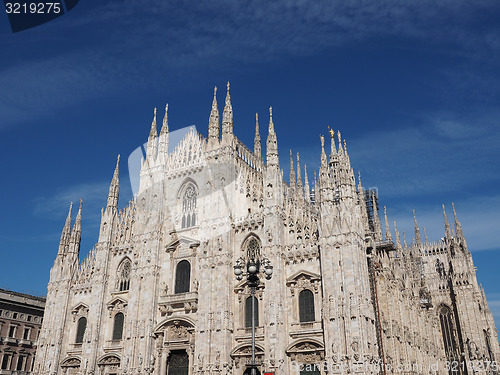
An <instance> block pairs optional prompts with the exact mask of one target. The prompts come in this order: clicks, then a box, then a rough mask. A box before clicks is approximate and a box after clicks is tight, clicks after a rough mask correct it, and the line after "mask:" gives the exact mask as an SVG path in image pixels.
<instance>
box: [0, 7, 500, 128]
mask: <svg viewBox="0 0 500 375" xmlns="http://www.w3.org/2000/svg"><path fill="white" fill-rule="evenodd" d="M497 7H498V4H497V3H496V2H495V1H493V0H483V1H476V2H474V4H471V2H470V1H465V0H454V1H449V0H440V1H432V2H430V1H421V0H419V1H405V2H400V1H395V0H381V1H377V2H372V1H365V0H357V1H350V2H342V1H330V0H329V1H316V2H314V3H311V2H309V1H304V0H294V1H286V2H269V1H263V0H262V1H257V2H248V3H241V2H233V1H227V0H219V1H210V2H204V1H201V2H192V1H177V2H174V3H171V2H164V1H159V0H156V1H147V2H145V1H121V2H119V3H116V2H111V1H108V2H103V3H100V4H99V5H97V6H95V7H94V8H90V9H88V10H86V12H82V13H78V12H76V11H75V12H73V13H70V14H68V15H67V16H65V17H63V18H61V20H60V21H58V22H54V23H52V24H50V25H47V27H45V28H44V29H38V30H37V33H36V34H34V33H29V34H28V33H26V34H24V36H23V35H21V36H20V37H19V39H16V42H17V43H19V44H18V45H19V47H15V46H14V45H13V42H11V41H6V42H5V44H4V47H7V48H9V49H13V50H15V49H16V48H21V47H20V46H21V45H23V46H24V44H23V43H20V42H21V41H22V39H23V38H31V39H33V38H34V40H28V39H26V40H25V42H26V43H27V45H29V46H33V48H35V47H36V46H35V43H48V42H51V43H52V44H53V45H54V46H57V47H50V46H49V45H47V50H48V51H49V52H50V49H51V48H53V49H54V51H53V52H54V53H53V54H47V55H49V56H50V57H43V56H40V57H38V58H33V59H32V61H31V62H28V63H25V62H21V61H12V62H10V65H9V64H8V65H5V68H4V69H3V70H1V71H0V87H2V88H4V90H1V91H0V99H1V100H0V103H2V104H1V105H0V111H1V112H2V114H3V119H4V121H3V126H7V124H10V123H13V122H19V121H24V120H26V119H29V118H32V117H33V114H34V112H35V113H36V114H37V115H43V114H46V113H50V112H53V111H55V110H57V109H58V108H61V107H63V106H67V105H68V104H74V103H78V102H81V101H84V100H86V99H89V98H95V97H98V96H105V95H111V94H113V93H115V92H120V91H121V90H123V89H124V88H128V89H130V88H133V89H136V90H137V89H138V88H145V87H148V86H150V85H152V84H156V83H157V79H158V78H157V77H158V76H160V75H161V76H162V77H163V78H164V79H165V80H167V81H168V82H171V83H173V84H174V85H176V84H177V85H181V84H182V85H186V84H191V85H192V84H194V83H193V82H194V81H193V80H187V81H186V80H185V79H183V78H182V77H183V76H185V75H188V76H189V75H193V74H194V75H197V74H198V75H199V74H200V71H205V70H206V69H207V68H210V69H226V70H227V69H232V67H233V66H235V65H238V66H241V65H246V66H248V65H249V64H251V63H263V62H267V61H270V60H279V59H284V58H287V57H289V56H307V55H310V54H314V53H317V52H318V51H321V50H324V49H329V48H332V47H335V46H341V45H347V44H351V43H353V42H357V41H364V40H374V39H377V38H381V37H387V36H396V37H398V38H400V37H410V38H415V39H417V40H421V41H425V42H426V43H438V44H441V45H442V49H449V50H450V52H451V51H453V53H461V54H465V55H466V56H476V57H480V58H482V59H484V60H494V61H496V60H495V56H498V53H499V51H500V42H499V41H498V37H497V36H496V35H498V33H495V32H494V31H495V30H485V31H482V32H479V31H477V30H476V29H474V28H473V24H474V22H475V21H474V17H475V16H476V17H477V16H478V15H483V16H484V15H485V14H488V13H489V12H488V9H496V8H497ZM82 33H83V34H85V35H87V36H88V38H89V39H90V40H94V43H91V44H88V45H87V44H83V45H81V46H79V48H78V49H77V48H75V47H74V45H73V42H72V41H71V38H78V35H80V34H82ZM64 36H67V38H64ZM104 36H105V37H104ZM48 44H50V43H48ZM61 50H63V51H64V50H66V52H61ZM469 70H471V71H475V70H474V69H469ZM172 71H175V72H176V73H175V74H173V73H172ZM151 72H155V74H154V75H152V74H151ZM461 74H463V72H461ZM476 75H477V73H476ZM471 83H472V84H471V85H470V86H471V87H473V86H474V82H471ZM75 88H78V89H76V90H75ZM55 98H57V100H55ZM27 109H29V110H27Z"/></svg>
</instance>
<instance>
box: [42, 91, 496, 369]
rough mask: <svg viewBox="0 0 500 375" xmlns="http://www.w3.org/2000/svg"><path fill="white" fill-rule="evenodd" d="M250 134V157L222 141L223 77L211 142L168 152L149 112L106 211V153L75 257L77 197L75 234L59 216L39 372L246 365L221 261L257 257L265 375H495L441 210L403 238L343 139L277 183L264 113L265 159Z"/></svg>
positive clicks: (466, 260) (244, 330) (242, 332)
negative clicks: (437, 234) (129, 174)
mask: <svg viewBox="0 0 500 375" xmlns="http://www.w3.org/2000/svg"><path fill="white" fill-rule="evenodd" d="M167 109H168V107H167ZM259 131H260V130H259V123H258V119H257V122H256V131H255V141H254V147H253V151H252V150H251V149H249V148H248V147H247V146H245V145H244V144H243V143H242V142H241V141H240V140H239V139H238V138H237V137H236V135H235V134H234V133H233V111H232V105H231V98H230V95H229V85H228V89H227V94H226V100H225V105H224V111H223V114H222V127H221V122H220V120H219V110H218V105H217V99H216V91H215V92H214V98H213V104H212V110H211V113H210V117H209V124H208V138H204V137H203V136H202V135H200V134H199V133H197V132H196V131H195V130H194V129H190V130H189V131H187V132H186V134H185V136H184V137H183V138H182V140H181V141H180V142H179V143H178V144H176V145H170V144H169V143H170V134H171V133H170V132H169V126H168V118H167V111H166V112H165V117H164V119H163V125H162V128H161V131H160V133H159V134H158V131H157V123H156V110H155V116H154V119H153V123H152V126H151V130H150V133H149V138H148V143H147V146H146V152H145V154H146V155H145V158H144V160H143V161H142V162H141V171H140V185H139V190H138V192H137V194H136V195H135V198H134V199H133V200H132V201H131V202H129V203H128V205H127V206H126V207H125V208H124V209H123V210H121V211H119V210H118V192H119V181H118V171H119V163H118V162H117V164H116V169H115V172H114V176H113V178H112V182H111V186H110V189H109V195H108V200H107V204H106V207H105V208H103V210H102V219H101V225H100V232H99V240H98V242H97V244H96V245H95V247H94V249H92V250H91V251H90V253H89V254H88V256H87V257H86V258H85V260H84V261H83V262H82V263H80V261H79V250H80V236H81V215H82V204H81V202H80V207H79V210H78V214H77V217H76V221H75V223H74V225H73V229H72V230H71V208H70V213H69V214H68V218H67V220H66V223H65V225H64V229H63V231H62V235H61V241H60V245H59V249H58V253H57V257H56V260H55V262H54V266H53V268H52V270H51V272H50V282H49V285H48V295H47V306H46V316H45V320H44V323H43V328H42V333H41V336H40V340H39V350H38V353H37V358H36V364H35V373H37V374H47V375H48V374H50V375H52V374H140V373H150V374H157V375H165V374H168V375H175V374H190V375H194V374H197V375H201V374H203V375H209V374H211V375H212V374H220V375H227V374H234V375H241V374H244V373H248V370H247V364H248V363H249V361H250V353H251V350H250V344H251V330H250V326H251V321H252V314H251V311H250V310H249V306H251V297H250V290H249V288H248V286H247V285H246V284H245V282H244V281H237V280H236V278H235V276H234V274H233V266H234V264H235V262H236V261H237V259H239V258H243V259H248V258H249V257H251V256H254V255H256V256H257V257H266V258H268V259H269V260H270V262H271V264H272V265H273V267H274V274H273V277H272V279H271V280H262V282H261V284H260V286H259V287H258V288H257V292H256V298H257V300H256V302H257V309H256V311H257V313H256V314H255V316H254V317H255V319H256V325H257V329H256V355H257V362H258V363H259V370H260V371H261V373H262V372H266V371H268V372H274V373H275V374H279V375H288V374H299V373H300V374H303V375H304V374H309V375H311V374H316V375H317V374H337V373H344V374H346V373H359V374H373V373H384V374H389V373H405V374H446V373H456V374H491V373H494V372H495V371H496V370H497V369H496V367H495V361H497V360H499V359H500V349H499V345H498V337H497V331H496V328H495V324H494V321H493V317H492V314H491V312H490V310H489V308H488V303H487V301H486V298H485V295H484V291H483V290H482V288H481V287H480V286H479V285H478V283H477V280H476V272H475V268H474V265H473V262H472V257H471V253H470V252H469V250H468V248H467V244H466V241H465V237H464V234H463V231H462V228H461V225H460V222H459V221H458V219H457V216H456V214H455V210H454V208H453V215H454V216H453V220H452V223H451V224H450V223H449V221H448V219H447V217H446V213H445V216H444V237H443V239H442V240H440V241H438V242H429V241H428V240H427V238H426V236H424V237H425V238H424V239H423V238H422V236H421V233H420V229H419V227H418V225H417V221H416V219H415V239H414V240H413V241H411V243H410V244H407V242H406V239H404V240H403V241H401V238H400V234H399V233H398V231H397V229H396V223H394V231H393V232H391V229H390V228H389V222H388V221H389V220H388V217H387V212H386V209H385V207H384V210H383V215H382V213H381V212H380V213H379V211H382V210H380V209H379V203H378V199H379V197H377V196H376V194H375V193H374V192H373V191H370V190H365V189H364V188H363V186H362V184H361V179H360V178H358V181H357V183H356V179H355V175H354V172H353V169H352V167H351V164H350V160H349V155H348V152H347V148H346V143H345V141H344V142H342V139H341V135H340V132H337V133H336V134H335V133H334V132H333V131H330V150H329V154H330V155H329V156H327V154H326V152H325V145H324V138H323V137H321V139H320V140H321V145H320V146H321V147H319V145H318V157H319V159H320V161H321V164H320V169H319V173H318V176H317V177H316V173H314V183H312V181H311V184H310V180H309V178H310V176H308V174H307V169H306V166H305V165H304V166H302V165H301V164H300V160H299V155H298V154H297V157H296V160H293V159H294V158H293V157H292V154H291V153H290V163H291V164H290V178H289V182H286V181H285V179H284V178H283V172H282V170H281V167H280V160H279V155H278V146H277V134H276V131H275V127H274V123H273V117H272V110H271V109H270V113H269V124H268V131H267V142H266V150H265V157H264V158H263V157H262V156H261V154H262V151H261V150H262V149H261V137H260V133H259ZM336 138H337V139H336ZM174 146H175V147H174ZM118 161H119V159H118ZM302 168H303V169H302ZM312 186H313V188H311V187H312ZM443 208H444V207H443ZM379 215H380V216H381V217H382V220H381V219H380V218H379ZM381 221H384V224H385V225H382V224H381ZM382 227H384V230H383V229H382ZM314 365H316V366H314Z"/></svg>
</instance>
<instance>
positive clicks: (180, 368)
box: [167, 350, 189, 375]
mask: <svg viewBox="0 0 500 375" xmlns="http://www.w3.org/2000/svg"><path fill="white" fill-rule="evenodd" d="M188 373H189V357H188V354H187V352H186V351H185V350H172V351H171V352H170V355H169V356H168V361H167V375H188Z"/></svg>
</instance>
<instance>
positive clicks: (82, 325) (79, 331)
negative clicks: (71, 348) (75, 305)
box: [75, 317, 87, 344]
mask: <svg viewBox="0 0 500 375" xmlns="http://www.w3.org/2000/svg"><path fill="white" fill-rule="evenodd" d="M86 329H87V318H85V317H81V318H80V319H78V325H77V328H76V340H75V343H77V344H81V343H82V342H83V336H84V335H85V330H86Z"/></svg>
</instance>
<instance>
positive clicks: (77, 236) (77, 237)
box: [68, 199, 82, 256]
mask: <svg viewBox="0 0 500 375" xmlns="http://www.w3.org/2000/svg"><path fill="white" fill-rule="evenodd" d="M81 238H82V200H81V199H80V208H79V209H78V214H77V215H76V220H75V224H74V225H73V230H72V231H71V239H70V242H69V249H68V253H74V254H76V255H77V256H78V254H79V252H80V241H81Z"/></svg>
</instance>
